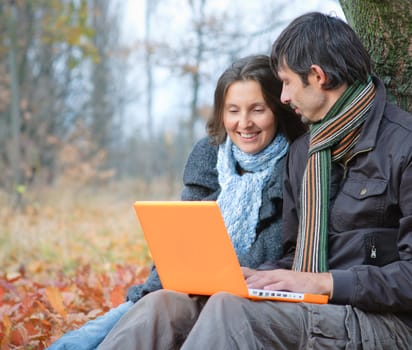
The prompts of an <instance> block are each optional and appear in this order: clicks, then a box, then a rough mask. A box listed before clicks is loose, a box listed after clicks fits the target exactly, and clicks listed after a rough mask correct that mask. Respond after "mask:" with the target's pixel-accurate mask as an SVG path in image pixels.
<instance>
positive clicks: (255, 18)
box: [0, 0, 412, 350]
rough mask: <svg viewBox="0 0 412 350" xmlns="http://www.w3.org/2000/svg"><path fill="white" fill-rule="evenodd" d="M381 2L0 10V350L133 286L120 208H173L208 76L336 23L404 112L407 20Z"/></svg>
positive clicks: (133, 248)
mask: <svg viewBox="0 0 412 350" xmlns="http://www.w3.org/2000/svg"><path fill="white" fill-rule="evenodd" d="M377 3H380V4H379V5H377ZM390 3H391V1H372V0H370V1H355V0H351V1H340V3H339V2H338V1H333V0H332V1H316V0H313V1H305V2H302V1H286V0H285V1H274V0H260V1H256V2H251V1H237V0H220V1H217V0H187V1H182V0H180V1H179V0H130V1H126V2H125V1H120V0H15V1H13V0H1V1H0V224H1V226H0V348H1V350H3V349H43V348H45V347H46V346H47V345H49V344H50V343H51V342H52V341H53V340H55V339H56V338H57V337H59V336H61V335H62V334H63V333H64V332H66V331H68V330H70V329H73V328H76V327H78V326H80V325H81V324H83V323H84V322H85V321H87V320H89V319H92V318H94V317H96V316H98V315H100V314H102V313H104V312H105V311H107V310H108V309H109V308H111V307H113V306H116V305H117V304H119V303H121V302H123V301H124V296H125V293H126V291H127V288H128V287H129V286H130V285H132V284H136V283H141V282H142V281H143V280H144V278H145V277H146V275H147V273H148V268H149V265H150V261H151V259H150V254H149V252H148V251H147V248H146V245H145V242H144V239H143V237H142V235H141V232H140V228H139V225H138V222H137V219H136V216H135V214H134V212H133V208H132V204H133V202H134V201H135V200H138V199H178V198H179V193H180V190H181V187H182V183H181V177H182V170H183V167H184V163H185V161H186V157H187V155H188V153H189V152H190V149H191V147H192V146H193V144H194V142H195V141H196V140H197V139H199V138H200V137H202V136H203V135H205V131H204V123H205V120H206V118H207V117H208V116H209V114H210V112H211V104H212V98H213V89H214V85H215V82H216V80H217V78H218V76H219V74H220V73H221V72H222V71H223V70H224V69H225V68H226V67H227V65H228V64H229V63H230V62H231V61H233V60H234V59H236V58H239V57H241V56H245V55H248V54H252V53H269V52H270V47H271V44H272V42H273V40H274V39H275V38H276V36H277V35H278V33H279V32H280V31H281V30H282V29H283V28H284V27H285V26H286V25H287V23H289V22H290V20H291V19H292V18H294V17H295V16H297V15H299V14H301V13H303V12H307V11H312V10H319V11H322V12H325V13H331V12H334V13H336V14H337V15H338V16H340V17H341V18H345V16H346V18H348V21H349V22H350V23H351V24H352V25H353V26H354V27H355V28H356V29H357V30H358V33H359V34H360V35H361V37H362V38H367V39H368V40H366V42H367V43H368V44H369V49H370V50H371V52H372V54H373V57H374V59H375V63H376V69H377V71H378V72H379V73H380V74H379V75H380V76H381V77H382V78H383V79H384V81H385V83H386V84H387V86H388V88H390V89H391V91H392V96H391V98H392V99H393V101H394V102H396V103H398V104H399V105H401V106H402V107H403V108H404V109H407V110H411V95H412V93H411V83H410V82H411V79H410V78H411V75H412V73H411V70H412V68H411V56H412V44H411V41H410V38H411V24H410V19H411V17H412V14H411V11H412V10H411V8H412V7H411V6H410V0H404V1H398V2H396V4H395V5H393V4H390ZM408 4H409V6H408ZM341 6H342V8H343V9H344V10H345V12H343V10H342V8H341ZM364 11H368V13H367V15H369V20H368V25H367V26H366V25H365V23H364V21H363V22H362V21H360V20H359V19H360V18H367V17H366V16H362V14H364V13H365V12H364ZM344 13H345V15H344ZM400 13H403V15H402V16H400V15H399V14H400ZM356 14H357V15H356ZM371 14H372V15H373V17H372V18H373V19H376V21H375V20H371V17H370V15H371ZM375 22H377V23H379V24H377V26H378V28H379V30H376V28H372V24H373V23H375ZM371 33H374V36H373V37H372V36H371ZM379 33H380V34H379ZM378 34H379V35H378ZM372 38H375V41H373V40H372ZM405 38H406V39H407V40H406V41H405ZM389 39H391V40H389ZM394 48H396V50H395V49H394ZM393 52H396V53H397V55H395V59H396V62H394V63H392V64H388V62H391V61H390V58H391V54H393ZM402 52H406V58H405V56H402V55H400V54H399V53H402ZM408 77H409V78H408Z"/></svg>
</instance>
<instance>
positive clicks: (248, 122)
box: [239, 113, 252, 128]
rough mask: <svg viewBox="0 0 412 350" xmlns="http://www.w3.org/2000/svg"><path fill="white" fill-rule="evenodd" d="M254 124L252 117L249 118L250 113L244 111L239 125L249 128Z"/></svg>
mask: <svg viewBox="0 0 412 350" xmlns="http://www.w3.org/2000/svg"><path fill="white" fill-rule="evenodd" d="M251 124H252V121H251V119H250V118H249V115H248V114H247V113H242V114H241V116H240V118H239V127H241V128H247V127H249V126H250V125H251Z"/></svg>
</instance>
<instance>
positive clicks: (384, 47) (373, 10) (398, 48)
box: [340, 0, 412, 113]
mask: <svg viewBox="0 0 412 350" xmlns="http://www.w3.org/2000/svg"><path fill="white" fill-rule="evenodd" d="M340 4H341V6H342V9H343V11H344V13H345V17H346V19H347V20H348V23H349V24H350V25H351V26H352V27H353V28H354V29H355V30H356V32H357V33H358V34H359V36H360V38H361V40H362V41H363V43H364V44H365V46H366V48H367V49H368V50H369V52H370V53H371V56H372V60H373V62H374V71H375V73H376V74H377V75H378V76H380V77H381V78H382V79H383V81H384V83H385V85H386V87H387V88H388V94H389V98H390V99H391V100H392V101H393V102H395V103H397V104H398V105H399V106H400V107H401V108H402V109H404V110H407V111H409V112H411V113H412V2H411V0H397V1H390V0H379V1H378V0H340Z"/></svg>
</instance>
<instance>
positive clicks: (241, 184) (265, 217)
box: [49, 55, 306, 349]
mask: <svg viewBox="0 0 412 350" xmlns="http://www.w3.org/2000/svg"><path fill="white" fill-rule="evenodd" d="M280 92H281V83H280V82H279V81H278V80H276V79H275V78H274V76H273V74H272V72H271V69H270V65H269V57H268V56H264V55H257V56H250V57H246V58H243V59H240V60H238V61H236V62H235V63H233V64H232V65H231V66H230V67H229V68H228V69H227V70H226V71H225V72H224V73H223V74H222V75H221V77H220V78H219V80H218V83H217V86H216V89H215V95H214V110H213V115H212V117H211V118H210V120H209V121H208V123H207V131H208V135H209V136H208V137H205V138H203V139H201V140H200V141H199V142H198V143H197V144H196V145H195V146H194V148H193V150H192V152H191V154H190V155H189V158H188V160H187V163H186V167H185V171H184V175H183V182H184V189H183V191H182V195H181V198H182V200H217V202H218V204H219V207H220V209H221V211H222V215H223V218H224V220H225V223H226V226H227V228H228V232H229V235H230V237H231V240H232V242H233V245H234V248H235V250H236V253H237V255H238V258H239V262H240V264H241V265H242V266H247V267H251V268H256V267H258V266H259V265H261V264H262V263H264V262H265V261H268V260H271V261H273V260H276V259H277V258H278V257H279V256H280V254H281V249H282V247H281V243H280V242H281V240H280V228H281V227H280V226H281V211H282V173H283V168H284V161H285V155H286V153H287V151H288V143H289V142H291V141H293V140H294V139H295V138H296V137H298V136H300V135H301V134H303V133H304V132H305V130H306V129H305V126H304V125H303V124H302V123H301V121H300V120H299V118H298V117H297V116H296V115H295V114H294V113H293V111H292V110H291V109H289V107H287V106H286V105H283V104H282V103H281V102H280V100H279V98H280ZM161 288H162V286H161V283H160V280H159V277H158V275H157V272H156V268H155V267H153V268H152V271H151V274H150V276H149V278H148V279H147V281H146V282H145V283H144V284H142V285H138V286H134V287H132V288H131V289H130V290H129V292H128V296H127V299H128V301H127V302H126V303H124V304H122V305H120V306H119V307H118V308H116V309H113V310H111V311H110V312H109V313H107V314H106V315H103V316H102V317H100V318H98V319H96V320H93V321H90V322H88V323H87V324H86V325H85V326H83V327H82V328H80V329H79V330H77V331H73V332H70V333H67V334H66V335H65V336H63V337H62V338H61V339H60V340H58V341H57V342H56V343H55V344H53V345H52V346H51V347H50V348H49V349H94V348H95V347H96V346H97V345H98V344H99V343H100V341H101V340H102V339H103V338H104V337H105V336H106V334H107V333H108V332H109V331H110V329H111V328H112V327H113V326H114V325H115V324H116V326H115V328H114V329H113V331H112V332H111V333H110V335H109V336H108V337H107V339H106V340H105V341H104V342H103V343H102V344H101V348H103V349H117V348H125V349H129V348H130V349H134V348H141V346H143V343H144V344H145V345H144V346H147V348H150V349H154V348H168V347H167V346H165V347H163V346H162V345H161V344H154V343H151V341H152V340H153V341H157V340H158V338H159V337H158V335H156V334H153V336H147V335H144V336H143V337H141V338H140V339H138V337H135V336H133V334H134V332H135V330H136V327H137V328H139V326H138V324H139V322H136V319H139V320H143V319H144V320H145V322H146V323H149V324H150V322H151V321H150V320H151V319H157V317H158V316H159V317H160V318H162V316H161V315H162V313H163V312H166V311H165V309H164V308H165V306H164V303H163V302H162V301H161V300H160V303H159V306H160V305H162V306H161V307H159V308H157V307H156V306H155V305H156V303H157V299H158V297H160V299H163V296H162V294H161V293H160V294H156V293H151V292H154V291H156V290H158V289H161ZM149 293H150V294H149ZM167 293H169V292H167ZM147 294H149V295H147ZM152 294H153V295H154V298H150V295H152ZM179 294H180V293H179ZM145 295H147V296H145ZM143 296H145V297H144V298H143ZM174 297H175V296H174V293H171V296H170V298H171V299H170V300H172V301H173V300H174ZM140 299H141V301H140V302H138V303H136V302H137V301H139V300H140ZM178 299H179V300H180V301H181V302H183V303H184V304H185V306H184V307H183V308H182V310H183V309H186V305H187V306H188V305H192V306H193V308H194V310H195V311H193V312H192V314H191V316H190V317H186V316H187V315H186V313H185V312H182V313H180V315H176V316H175V317H173V318H176V319H181V318H184V319H187V320H192V321H193V322H194V320H195V319H196V317H197V315H198V312H200V309H201V306H202V305H203V304H204V302H206V300H207V298H205V297H196V296H190V297H189V296H187V295H184V296H183V299H180V295H179V298H178ZM145 300H148V303H143V304H142V302H143V301H145ZM133 303H136V304H135V306H134V307H132V306H133ZM145 305H150V306H148V308H149V309H151V310H152V311H148V308H147V306H146V307H145ZM129 309H130V310H129ZM143 309H145V310H146V311H148V312H147V315H146V313H145V312H141V311H140V310H142V311H143ZM189 309H190V307H189ZM176 310H179V309H176ZM126 312H127V314H126V315H125V316H124V317H122V316H123V315H124V314H125V313H126ZM177 313H178V314H179V312H177ZM121 317H122V318H121ZM120 318H121V320H120V321H119V322H118V320H119V319H120ZM164 320H169V318H167V317H166V318H164ZM158 324H160V323H158ZM182 325H183V323H182ZM169 327H170V323H169ZM177 328H178V327H177ZM184 328H186V327H184ZM165 329H167V328H165ZM143 332H145V330H143ZM175 333H176V332H175V330H172V329H170V334H174V335H175ZM177 333H179V332H177ZM139 334H140V333H139ZM142 334H144V333H142ZM177 335H178V334H177ZM149 338H151V339H149ZM142 339H143V340H144V341H143V343H139V342H138V341H140V340H142ZM177 339H178V340H177V342H176V344H173V346H176V347H178V345H179V344H180V343H181V342H182V341H183V340H184V337H180V336H178V337H177ZM179 339H180V340H179ZM99 348H100V347H99Z"/></svg>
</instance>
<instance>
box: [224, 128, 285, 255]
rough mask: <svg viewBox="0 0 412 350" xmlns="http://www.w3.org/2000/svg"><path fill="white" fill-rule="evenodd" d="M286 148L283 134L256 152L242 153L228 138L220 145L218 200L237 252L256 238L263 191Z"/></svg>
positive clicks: (245, 248)
mask: <svg viewBox="0 0 412 350" xmlns="http://www.w3.org/2000/svg"><path fill="white" fill-rule="evenodd" d="M288 149H289V144H288V142H287V140H286V138H285V137H284V136H283V135H282V134H278V135H277V136H276V137H275V139H274V140H273V141H272V143H271V144H269V145H268V146H267V147H266V148H265V149H264V150H262V151H261V152H259V153H257V154H249V153H245V152H242V151H241V150H240V149H239V148H238V147H237V146H236V145H235V144H233V142H232V141H231V139H230V138H229V137H227V138H226V141H225V143H223V144H221V145H220V146H219V151H218V157H217V171H218V180H219V185H220V187H221V192H220V194H219V196H218V198H217V203H218V205H219V207H220V210H221V212H222V215H223V218H224V221H225V224H226V227H227V229H228V232H229V236H230V238H231V240H232V243H233V246H234V248H235V251H236V253H237V254H238V255H240V254H244V253H246V252H247V251H248V250H249V248H250V247H251V245H252V244H253V242H254V240H255V238H256V225H257V223H258V219H259V208H260V206H261V204H262V190H263V188H264V187H265V185H266V184H267V182H268V181H269V179H270V177H271V175H272V174H273V172H274V171H276V169H275V168H276V164H277V162H278V161H279V160H280V159H281V158H282V157H284V156H285V155H286V153H287V151H288ZM237 164H238V165H239V166H240V167H241V168H242V169H243V170H244V171H246V172H245V173H244V174H243V175H241V174H239V173H238V171H237V169H236V165H237Z"/></svg>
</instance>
